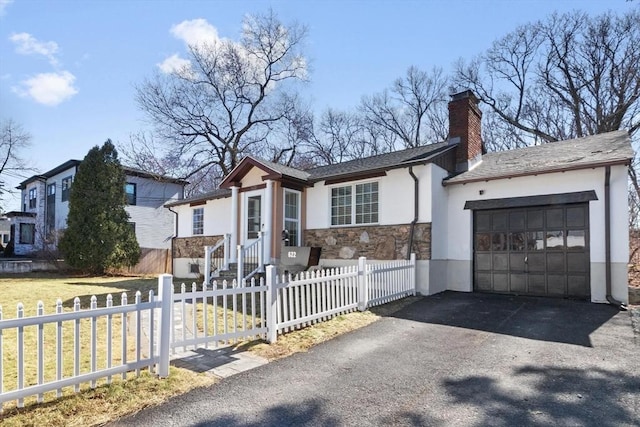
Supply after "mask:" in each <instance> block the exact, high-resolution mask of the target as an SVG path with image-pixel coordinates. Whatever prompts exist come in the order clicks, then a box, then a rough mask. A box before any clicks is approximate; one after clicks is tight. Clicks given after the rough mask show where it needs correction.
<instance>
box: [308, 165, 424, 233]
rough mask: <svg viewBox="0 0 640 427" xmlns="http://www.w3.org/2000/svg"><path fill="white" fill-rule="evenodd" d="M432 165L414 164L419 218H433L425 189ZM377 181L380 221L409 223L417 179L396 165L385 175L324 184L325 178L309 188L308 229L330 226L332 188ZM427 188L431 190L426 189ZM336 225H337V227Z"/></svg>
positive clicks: (421, 220)
mask: <svg viewBox="0 0 640 427" xmlns="http://www.w3.org/2000/svg"><path fill="white" fill-rule="evenodd" d="M432 167H433V166H432V165H424V166H415V167H414V170H413V172H414V174H415V175H416V176H417V177H418V180H419V188H420V192H421V197H420V202H419V203H420V206H419V219H418V222H422V223H426V222H431V197H429V196H427V195H425V196H422V194H426V193H425V190H423V189H428V188H430V186H431V168H432ZM372 181H378V182H379V187H378V197H379V205H378V206H379V225H395V224H407V223H410V222H411V221H412V220H413V211H414V209H413V195H414V181H413V178H412V177H411V176H410V175H409V170H408V168H404V169H394V170H391V171H388V172H387V175H386V176H383V177H379V178H373V179H367V180H359V181H349V182H345V183H341V184H335V185H331V186H329V185H325V183H324V181H322V182H318V183H316V184H315V185H314V186H313V187H311V188H308V189H306V191H305V192H306V204H307V209H306V211H307V215H306V226H307V228H309V229H323V228H329V227H331V225H330V224H331V188H332V187H340V186H343V185H348V184H356V183H361V182H372ZM427 191H428V190H427ZM335 228H337V227H335Z"/></svg>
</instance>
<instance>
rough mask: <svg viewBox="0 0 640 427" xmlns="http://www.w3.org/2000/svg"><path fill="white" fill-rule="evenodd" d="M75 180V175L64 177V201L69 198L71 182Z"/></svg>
mask: <svg viewBox="0 0 640 427" xmlns="http://www.w3.org/2000/svg"><path fill="white" fill-rule="evenodd" d="M72 182H73V177H72V176H68V177H66V178H63V179H62V201H63V202H66V201H67V200H69V192H70V191H71V183H72Z"/></svg>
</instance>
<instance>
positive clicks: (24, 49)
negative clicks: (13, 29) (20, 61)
mask: <svg viewBox="0 0 640 427" xmlns="http://www.w3.org/2000/svg"><path fill="white" fill-rule="evenodd" d="M0 1H2V0H0ZM9 40H11V41H12V42H13V43H14V44H15V45H16V52H18V53H20V54H22V55H42V56H44V57H46V58H47V59H49V62H50V63H51V65H54V66H56V65H58V59H57V58H56V56H55V55H56V53H58V43H56V42H53V41H49V42H41V41H39V40H38V39H36V38H35V37H33V36H32V35H31V34H29V33H17V34H12V35H11V36H10V37H9Z"/></svg>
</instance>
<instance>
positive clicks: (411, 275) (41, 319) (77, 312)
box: [0, 254, 416, 411]
mask: <svg viewBox="0 0 640 427" xmlns="http://www.w3.org/2000/svg"><path fill="white" fill-rule="evenodd" d="M415 264H416V258H415V255H414V254H412V255H411V258H410V260H406V261H404V260H403V261H391V262H384V263H367V260H366V258H364V257H363V258H360V259H359V260H358V265H356V266H349V267H341V268H335V269H325V270H318V271H313V272H303V273H301V274H299V275H297V276H295V277H292V276H279V275H277V274H276V269H275V267H273V266H267V268H266V277H265V278H261V279H260V280H256V279H255V278H252V279H251V280H250V281H246V280H242V281H241V282H239V283H238V282H236V281H235V280H234V281H233V282H231V283H228V282H226V281H224V282H222V283H221V284H218V283H216V282H214V283H213V284H212V285H209V284H207V283H206V282H205V283H203V284H202V285H201V286H200V288H198V286H196V284H195V283H194V284H193V285H192V286H191V290H190V291H188V290H187V288H186V285H184V284H182V285H181V288H180V292H174V285H173V276H171V275H169V274H162V275H160V276H159V277H158V292H157V295H156V294H155V293H154V292H153V291H149V295H148V301H142V295H141V293H140V292H139V291H138V292H137V293H136V296H135V302H134V303H133V304H129V303H128V300H127V294H126V293H123V294H122V295H121V303H120V305H114V303H113V297H112V296H111V295H108V296H107V299H106V303H105V307H98V306H97V299H96V297H95V296H92V297H91V303H90V308H89V309H84V310H83V309H81V308H80V300H79V299H78V298H75V300H74V307H73V311H72V312H64V311H63V306H62V301H60V300H58V301H57V305H56V312H55V313H53V314H45V313H44V304H42V302H39V303H38V307H37V315H36V316H31V317H24V307H23V306H22V304H19V305H18V308H17V317H16V318H14V319H3V317H2V308H1V307H0V411H2V408H3V406H4V404H5V403H6V402H8V401H13V400H15V401H17V406H18V407H23V406H24V399H25V398H26V397H30V396H36V400H37V402H42V401H44V394H45V393H48V392H55V393H56V397H60V396H62V389H63V388H65V387H71V386H72V387H73V390H74V391H75V392H78V391H79V390H80V385H81V384H83V383H88V384H89V386H90V387H91V388H95V387H96V386H97V381H98V380H101V379H106V383H107V384H109V383H111V381H112V378H113V376H116V375H121V377H122V379H123V380H124V379H126V378H127V373H129V372H135V375H136V376H137V375H140V373H141V371H142V370H143V369H148V370H149V371H150V372H154V373H155V374H156V375H158V376H159V377H161V378H165V377H167V376H168V375H169V362H170V358H171V355H172V354H175V353H176V352H177V350H178V349H180V348H182V350H183V351H185V350H189V349H195V348H197V347H201V346H204V347H208V346H209V345H212V346H218V345H227V344H231V343H233V342H238V341H240V340H247V339H256V338H263V339H266V340H267V341H268V342H270V343H273V342H275V341H276V340H277V336H278V334H282V333H286V332H287V331H290V330H293V329H297V328H301V327H305V326H308V325H310V324H313V323H316V322H321V321H325V320H328V319H330V318H332V317H334V316H336V315H339V314H344V313H348V312H351V311H354V310H362V311H363V310H366V309H367V308H368V307H371V306H374V305H379V304H384V303H387V302H390V301H393V300H395V299H399V298H403V297H405V296H409V295H415V287H416V268H415ZM68 324H71V328H70V329H71V330H70V331H69V328H67V329H65V328H64V326H65V325H68ZM118 326H119V328H118ZM30 327H32V328H35V337H34V338H33V340H34V341H35V349H33V348H29V347H28V346H27V347H25V335H28V334H27V331H28V330H29V329H28V328H30ZM116 329H118V330H116ZM45 330H46V333H45ZM7 333H15V334H16V342H17V348H16V352H15V353H11V352H9V353H6V352H5V348H4V343H3V338H4V337H5V336H6V334H7ZM70 334H71V335H72V336H73V340H72V341H73V345H72V346H71V348H69V349H67V348H66V345H65V344H66V343H67V342H68V341H70V340H65V338H64V337H65V336H69V335H70ZM49 335H53V336H54V337H55V338H50V337H49ZM86 335H88V336H89V340H88V341H87V340H86V339H84V340H83V338H86ZM98 340H104V341H103V343H105V350H104V353H101V354H99V353H98ZM27 341H28V340H27ZM87 342H88V347H89V350H88V354H86V353H87V351H86V348H85V347H86V344H87ZM52 343H53V344H52ZM52 349H53V351H50V350H52ZM28 350H32V352H29V351H28ZM33 351H34V352H33ZM29 354H31V359H30V360H29V361H27V362H25V359H26V358H27V356H28V355H29ZM14 356H15V364H12V366H5V365H6V363H5V359H8V360H11V359H12V358H13V357H14ZM32 359H33V360H34V361H35V362H33V361H32ZM69 359H71V360H69ZM45 363H47V364H53V365H55V367H54V368H53V371H54V372H55V375H53V376H54V377H55V378H45V375H44V373H45V371H46V369H45ZM69 363H71V365H72V366H67V364H69ZM33 365H35V372H25V367H26V366H33ZM14 370H15V380H14V379H13V378H12V380H14V381H12V384H11V385H13V387H11V389H9V390H6V389H5V387H6V383H7V381H5V373H11V374H13V373H14V372H13V371H14ZM50 371H51V370H50Z"/></svg>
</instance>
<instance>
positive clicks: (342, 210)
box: [331, 182, 378, 225]
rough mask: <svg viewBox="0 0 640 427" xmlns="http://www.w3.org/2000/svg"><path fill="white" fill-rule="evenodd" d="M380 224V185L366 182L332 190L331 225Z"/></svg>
mask: <svg viewBox="0 0 640 427" xmlns="http://www.w3.org/2000/svg"><path fill="white" fill-rule="evenodd" d="M376 223H378V183H377V182H366V183H362V184H351V185H344V186H340V187H333V188H332V189H331V225H353V224H356V225H362V224H376Z"/></svg>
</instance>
